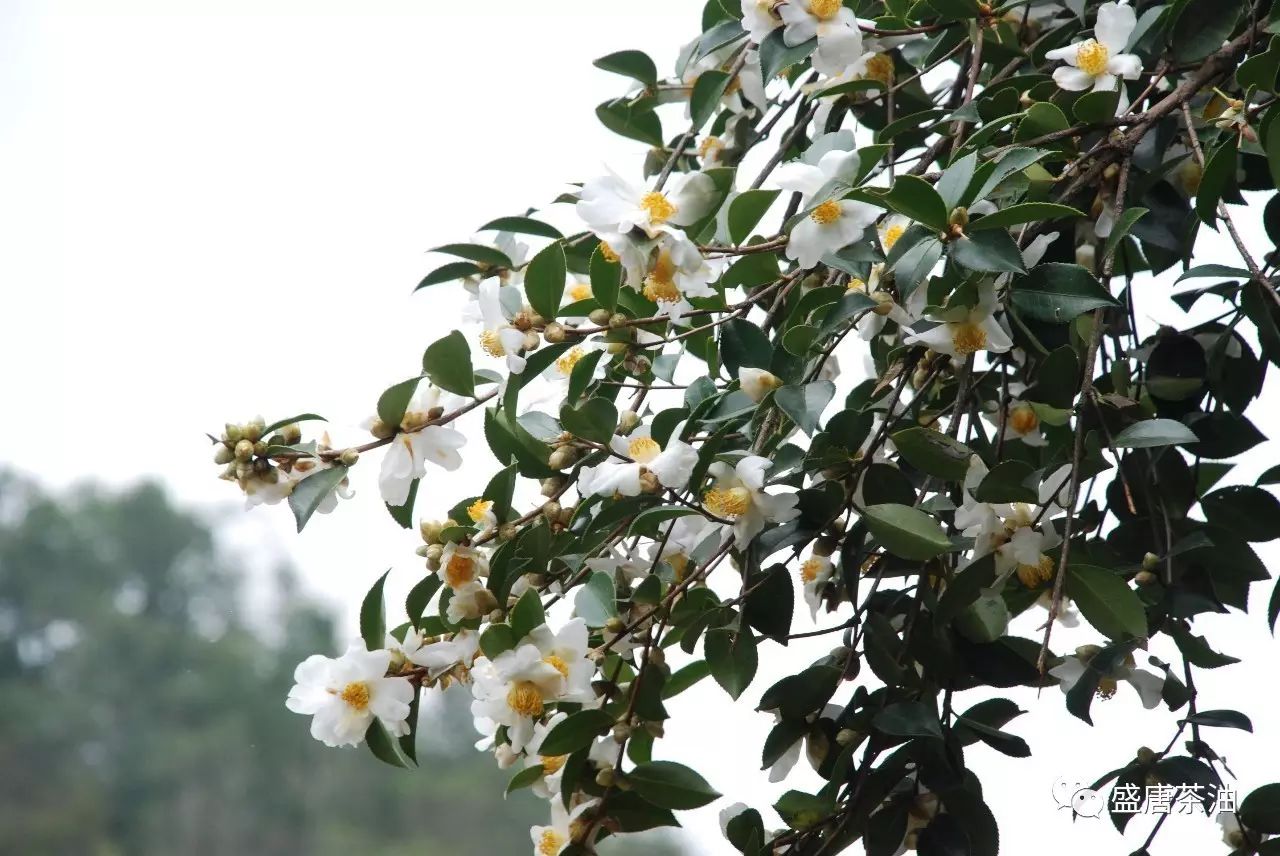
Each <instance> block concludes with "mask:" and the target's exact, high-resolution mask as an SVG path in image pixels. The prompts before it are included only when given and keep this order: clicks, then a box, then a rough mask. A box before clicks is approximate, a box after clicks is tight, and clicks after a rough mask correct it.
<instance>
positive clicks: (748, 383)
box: [738, 366, 782, 404]
mask: <svg viewBox="0 0 1280 856" xmlns="http://www.w3.org/2000/svg"><path fill="white" fill-rule="evenodd" d="M738 384H739V385H740V386H741V387H742V391H743V392H744V393H746V396H747V398H749V399H751V400H752V401H754V402H756V403H757V404H759V403H760V402H761V401H764V398H765V396H766V395H768V394H769V393H771V392H773V391H774V390H775V389H777V388H778V387H780V386H782V378H780V377H778V376H777V375H775V374H774V373H773V372H770V371H766V370H765V369H756V368H751V367H750V366H742V367H741V368H739V369H738Z"/></svg>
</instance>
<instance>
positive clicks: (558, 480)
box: [542, 476, 564, 496]
mask: <svg viewBox="0 0 1280 856" xmlns="http://www.w3.org/2000/svg"><path fill="white" fill-rule="evenodd" d="M562 487H564V476H551V477H550V478H545V479H543V480H542V495H543V496H555V495H556V494H557V493H558V492H559V491H560V488H562Z"/></svg>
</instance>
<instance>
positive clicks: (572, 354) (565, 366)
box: [556, 346, 587, 376]
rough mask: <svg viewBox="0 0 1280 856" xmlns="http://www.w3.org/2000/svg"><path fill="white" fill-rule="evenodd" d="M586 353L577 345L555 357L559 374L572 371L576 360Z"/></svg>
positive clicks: (576, 362) (567, 373)
mask: <svg viewBox="0 0 1280 856" xmlns="http://www.w3.org/2000/svg"><path fill="white" fill-rule="evenodd" d="M586 353H587V352H586V351H584V350H582V349H581V348H579V347H576V346H575V347H572V348H570V349H569V350H568V351H566V352H565V353H564V354H562V355H561V356H559V357H557V358H556V368H557V369H559V370H560V374H562V375H565V376H568V375H569V374H570V373H571V372H572V371H573V367H574V366H576V365H577V364H578V360H580V359H582V358H583V357H584V356H586Z"/></svg>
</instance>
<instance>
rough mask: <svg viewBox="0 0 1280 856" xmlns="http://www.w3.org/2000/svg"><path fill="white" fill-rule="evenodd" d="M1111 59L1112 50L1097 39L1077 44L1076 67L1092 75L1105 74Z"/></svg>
mask: <svg viewBox="0 0 1280 856" xmlns="http://www.w3.org/2000/svg"><path fill="white" fill-rule="evenodd" d="M1109 59H1111V51H1109V50H1107V46H1106V45H1104V44H1102V43H1101V42H1099V41H1097V40H1096V39H1089V40H1088V41H1084V42H1081V43H1080V44H1079V45H1077V46H1076V67H1077V68H1079V69H1080V70H1081V71H1083V72H1084V73H1085V74H1087V75H1089V76H1090V77H1097V76H1098V75H1100V74H1104V73H1105V72H1106V70H1107V61H1108V60H1109Z"/></svg>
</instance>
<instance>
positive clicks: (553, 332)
mask: <svg viewBox="0 0 1280 856" xmlns="http://www.w3.org/2000/svg"><path fill="white" fill-rule="evenodd" d="M542 338H544V339H546V340H547V341H548V342H550V343H551V344H553V345H555V344H558V343H560V342H563V341H564V339H565V332H564V325H563V324H559V323H557V322H555V321H553V322H551V323H550V324H548V325H547V327H546V329H545V330H543V331H542Z"/></svg>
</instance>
